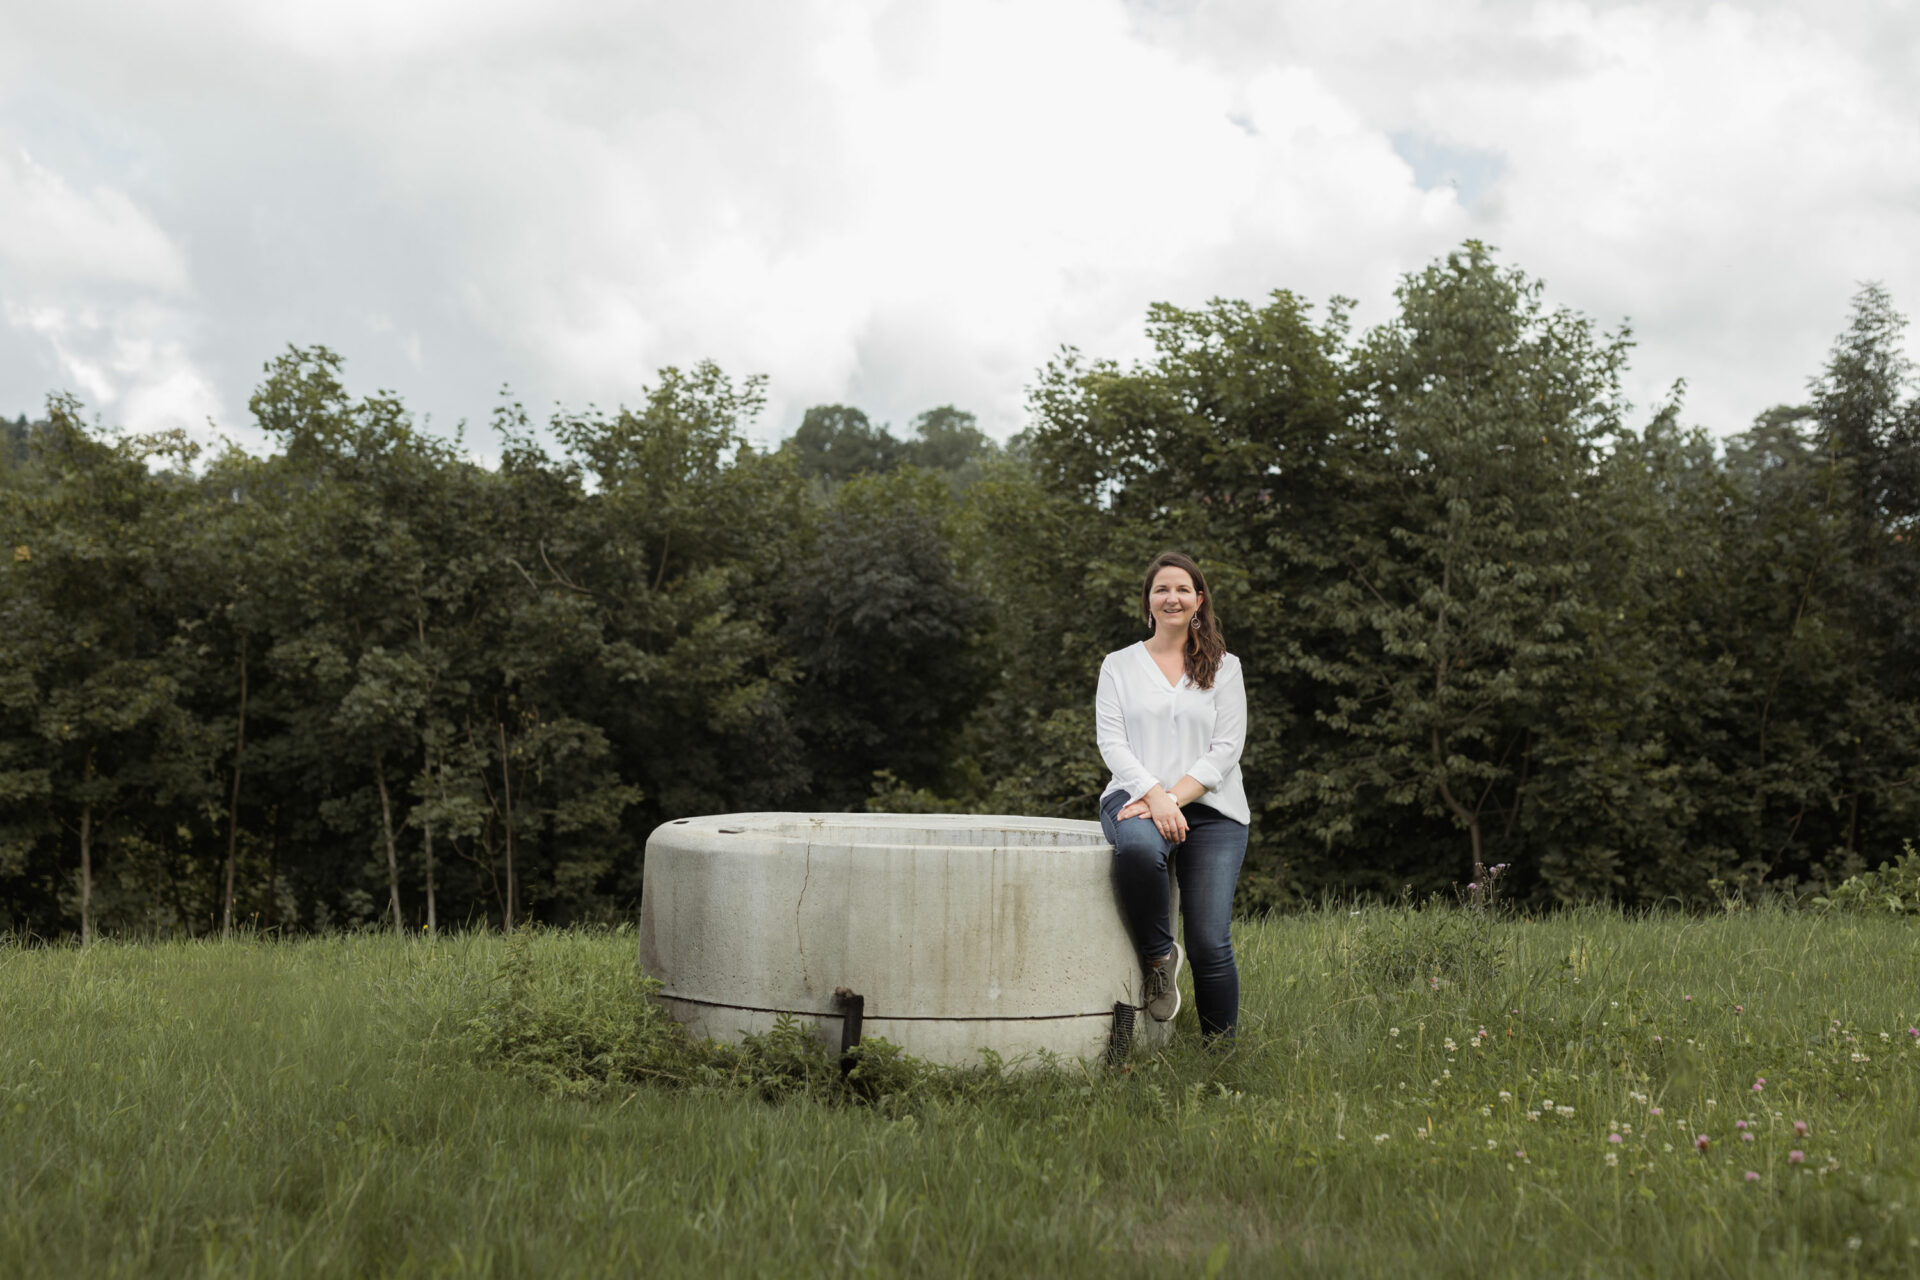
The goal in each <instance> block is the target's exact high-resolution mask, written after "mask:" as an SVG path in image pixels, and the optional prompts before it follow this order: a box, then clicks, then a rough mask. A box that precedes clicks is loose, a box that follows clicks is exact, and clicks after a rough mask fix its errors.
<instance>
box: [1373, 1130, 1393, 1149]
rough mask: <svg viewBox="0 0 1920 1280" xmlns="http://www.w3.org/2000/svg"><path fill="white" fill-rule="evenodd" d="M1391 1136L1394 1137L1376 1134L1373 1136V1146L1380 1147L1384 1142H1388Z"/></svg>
mask: <svg viewBox="0 0 1920 1280" xmlns="http://www.w3.org/2000/svg"><path fill="white" fill-rule="evenodd" d="M1390 1136H1392V1135H1390V1134H1385V1133H1376V1134H1374V1135H1373V1145H1374V1146H1376V1147H1377V1146H1379V1145H1380V1144H1381V1143H1383V1142H1385V1141H1386V1140H1387V1139H1388V1138H1389V1137H1390Z"/></svg>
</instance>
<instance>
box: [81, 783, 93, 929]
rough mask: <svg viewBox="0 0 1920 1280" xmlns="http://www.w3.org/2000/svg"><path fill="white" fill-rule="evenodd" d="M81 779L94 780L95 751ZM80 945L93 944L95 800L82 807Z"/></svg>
mask: <svg viewBox="0 0 1920 1280" xmlns="http://www.w3.org/2000/svg"><path fill="white" fill-rule="evenodd" d="M80 780H81V781H82V782H86V783H91V782H92V781H93V752H91V751H89V752H87V762H86V764H85V765H84V766H82V767H81V770H80ZM80 945H81V946H83V947H90V946H92V945H93V801H91V800H89V801H87V803H86V804H84V805H83V806H81V809H80Z"/></svg>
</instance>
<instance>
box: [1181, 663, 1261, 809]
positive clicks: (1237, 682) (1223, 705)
mask: <svg viewBox="0 0 1920 1280" xmlns="http://www.w3.org/2000/svg"><path fill="white" fill-rule="evenodd" d="M1213 710H1214V719H1213V738H1212V740H1211V741H1210V742H1209V743H1208V744H1207V751H1206V754H1205V755H1203V756H1201V757H1200V758H1199V759H1198V760H1195V761H1194V762H1193V764H1192V766H1191V767H1190V768H1188V770H1187V777H1185V778H1182V779H1181V780H1180V781H1181V782H1186V781H1188V780H1192V781H1194V782H1196V783H1198V784H1199V786H1200V787H1201V788H1202V789H1203V790H1206V791H1212V790H1213V789H1214V788H1216V787H1218V786H1219V785H1220V784H1221V783H1222V782H1225V781H1226V780H1227V775H1228V774H1229V773H1232V772H1233V770H1234V766H1236V765H1238V764H1239V763H1240V752H1241V751H1242V750H1243V749H1244V748H1245V747H1246V745H1247V682H1246V681H1245V680H1244V679H1242V678H1241V674H1240V663H1239V661H1238V660H1237V659H1236V660H1235V661H1234V663H1233V664H1232V669H1231V670H1229V669H1227V668H1226V664H1222V669H1221V672H1220V678H1219V679H1218V680H1217V681H1216V682H1215V683H1214V686H1213ZM1174 785H1175V787H1176V788H1177V787H1178V786H1179V785H1180V784H1179V783H1175V784H1174ZM1191 802H1192V801H1191V800H1182V801H1181V802H1180V803H1182V804H1190V803H1191Z"/></svg>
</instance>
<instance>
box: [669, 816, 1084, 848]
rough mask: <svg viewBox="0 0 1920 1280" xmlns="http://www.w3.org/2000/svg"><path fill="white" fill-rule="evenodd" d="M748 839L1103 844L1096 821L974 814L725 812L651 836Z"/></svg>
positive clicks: (892, 844) (860, 844)
mask: <svg viewBox="0 0 1920 1280" xmlns="http://www.w3.org/2000/svg"><path fill="white" fill-rule="evenodd" d="M669 831H671V832H673V833H674V835H675V837H676V838H678V837H680V836H685V835H704V836H712V837H715V838H723V837H726V836H735V835H739V836H751V837H753V838H755V839H757V840H776V841H780V842H782V843H792V844H817V843H832V844H835V845H839V846H842V847H849V848H864V847H868V846H877V847H886V848H901V847H910V848H923V849H952V848H970V849H984V848H999V849H1091V848H1096V847H1100V846H1104V845H1105V844H1106V843H1107V837H1106V834H1105V832H1103V831H1102V830H1101V828H1100V824H1099V823H1097V822H1081V821H1076V820H1074V819H1070V818H1023V817H1016V816H1012V815H1006V814H976V813H728V814H711V815H707V816H704V817H697V818H676V819H674V820H672V821H670V822H667V823H664V824H662V825H661V826H659V827H657V828H655V833H656V834H665V833H666V832H669Z"/></svg>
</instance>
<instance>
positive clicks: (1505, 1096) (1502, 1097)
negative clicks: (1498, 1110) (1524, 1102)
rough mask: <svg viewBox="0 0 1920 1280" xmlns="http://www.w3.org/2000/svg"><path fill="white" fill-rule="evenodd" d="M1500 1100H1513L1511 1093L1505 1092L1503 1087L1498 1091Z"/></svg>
mask: <svg viewBox="0 0 1920 1280" xmlns="http://www.w3.org/2000/svg"><path fill="white" fill-rule="evenodd" d="M1500 1101H1502V1102H1512V1101H1513V1095H1512V1094H1510V1093H1508V1092H1507V1091H1506V1090H1505V1089H1502V1090H1501V1091H1500Z"/></svg>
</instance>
